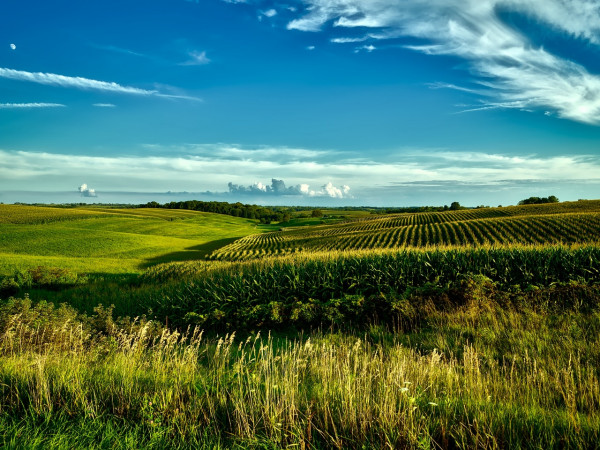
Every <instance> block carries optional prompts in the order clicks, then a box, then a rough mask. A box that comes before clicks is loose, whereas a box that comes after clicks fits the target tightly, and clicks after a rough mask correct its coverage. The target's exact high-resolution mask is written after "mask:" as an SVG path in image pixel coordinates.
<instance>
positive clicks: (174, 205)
mask: <svg viewBox="0 0 600 450" xmlns="http://www.w3.org/2000/svg"><path fill="white" fill-rule="evenodd" d="M139 207H140V208H167V209H187V210H191V211H202V212H210V213H217V214H225V215H228V216H234V217H243V218H245V219H255V220H259V221H260V223H271V222H287V221H289V220H290V219H291V215H290V213H289V212H288V211H278V210H273V209H271V208H268V207H265V206H259V205H248V204H244V203H240V202H237V203H228V202H215V201H211V202H204V201H201V200H186V201H181V202H169V203H165V204H162V205H161V204H160V203H157V202H148V203H146V204H143V205H139Z"/></svg>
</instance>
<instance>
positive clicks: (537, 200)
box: [519, 195, 558, 205]
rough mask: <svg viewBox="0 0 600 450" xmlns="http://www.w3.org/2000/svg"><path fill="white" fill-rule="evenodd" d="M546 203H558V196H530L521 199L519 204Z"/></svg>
mask: <svg viewBox="0 0 600 450" xmlns="http://www.w3.org/2000/svg"><path fill="white" fill-rule="evenodd" d="M544 203H558V197H556V196H555V195H551V196H550V197H529V198H526V199H525V200H521V201H520V202H519V205H541V204H544Z"/></svg>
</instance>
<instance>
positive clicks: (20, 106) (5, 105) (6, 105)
mask: <svg viewBox="0 0 600 450" xmlns="http://www.w3.org/2000/svg"><path fill="white" fill-rule="evenodd" d="M65 106H66V105H63V104H61V103H0V109H27V108H64V107H65Z"/></svg>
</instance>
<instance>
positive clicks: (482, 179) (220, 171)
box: [0, 144, 600, 198]
mask: <svg viewBox="0 0 600 450" xmlns="http://www.w3.org/2000/svg"><path fill="white" fill-rule="evenodd" d="M198 147H199V149H198V150H196V151H193V150H190V149H194V148H195V147H194V146H188V147H183V148H184V149H187V151H185V152H180V151H177V150H174V149H173V148H171V147H168V148H162V149H160V148H156V149H154V151H151V150H149V149H147V150H145V155H144V156H82V155H69V154H51V153H44V152H26V151H6V150H0V190H6V189H10V190H15V189H29V190H30V186H31V185H32V184H33V183H35V185H36V186H38V187H39V188H43V189H45V187H44V186H63V188H64V189H69V186H73V185H76V184H79V183H80V182H81V181H79V180H81V178H82V177H84V178H87V179H88V180H90V179H93V180H94V183H98V184H102V185H103V186H110V187H111V188H110V189H107V190H117V189H119V188H120V189H126V190H129V191H141V192H143V191H146V192H157V191H165V192H166V191H168V190H173V191H183V190H187V191H195V192H198V191H200V190H211V191H221V192H222V191H224V190H226V183H227V182H228V181H231V182H232V183H233V184H236V185H238V186H242V187H244V189H245V188H246V187H249V188H250V189H251V190H254V191H257V192H258V191H261V192H266V191H268V190H271V191H272V192H277V193H280V194H281V193H283V194H286V195H304V196H310V195H311V192H313V194H312V195H313V196H317V195H322V196H331V197H335V198H340V195H341V196H342V197H343V198H350V192H352V193H353V195H354V197H355V198H360V196H361V193H363V192H365V189H371V188H375V187H385V186H389V185H391V184H394V183H405V184H406V183H427V182H440V181H443V182H447V183H455V184H460V183H479V184H480V185H488V186H489V185H495V184H497V183H499V182H504V181H505V180H512V181H513V182H522V181H527V180H538V181H547V180H555V181H556V182H557V183H559V182H575V181H577V182H581V180H595V181H596V182H600V157H597V156H588V155H563V156H552V157H541V156H538V155H531V154H529V155H528V154H525V155H519V156H514V155H512V156H511V155H501V154H494V153H485V152H450V151H440V150H435V149H420V150H415V151H411V150H406V149H400V150H398V152H396V154H395V156H394V154H392V155H388V156H386V158H385V160H378V159H374V158H371V159H360V160H359V159H356V158H355V157H353V156H354V155H348V154H344V153H341V152H340V153H337V152H332V151H329V152H327V151H323V152H319V151H314V150H305V151H303V150H302V149H292V150H290V149H285V148H282V149H279V151H280V153H281V154H282V155H283V156H282V157H280V158H279V159H277V158H276V159H271V156H270V155H272V153H271V152H275V151H276V149H275V148H273V149H267V148H264V149H257V150H255V151H256V154H254V153H253V151H254V150H252V149H240V148H234V147H233V146H227V145H224V144H223V145H211V146H198ZM220 148H222V149H223V151H222V152H221V151H220V150H219V149H220ZM210 149H213V150H212V151H211V150H210ZM286 152H288V153H287V154H286ZM213 155H218V156H213ZM273 176H277V177H279V179H274V180H272V182H271V185H270V186H268V185H266V184H263V183H261V182H256V183H254V184H253V185H250V186H248V184H247V183H248V181H249V180H250V181H252V180H265V179H269V178H270V177H273ZM281 179H284V180H289V181H290V183H291V186H290V187H286V186H285V185H284V184H282V183H280V182H279V181H281ZM325 180H328V181H329V182H328V183H326V184H323V182H324V181H325ZM349 180H353V181H352V190H351V191H350V189H349V188H348V187H347V184H349V183H348V181H349ZM311 185H312V186H321V188H317V189H311V188H310V186H311Z"/></svg>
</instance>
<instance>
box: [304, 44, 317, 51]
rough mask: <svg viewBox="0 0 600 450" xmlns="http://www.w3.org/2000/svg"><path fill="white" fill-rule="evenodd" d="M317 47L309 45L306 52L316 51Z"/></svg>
mask: <svg viewBox="0 0 600 450" xmlns="http://www.w3.org/2000/svg"><path fill="white" fill-rule="evenodd" d="M315 48H316V47H315V46H314V45H309V46H308V47H306V50H311V51H312V50H314V49H315Z"/></svg>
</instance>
